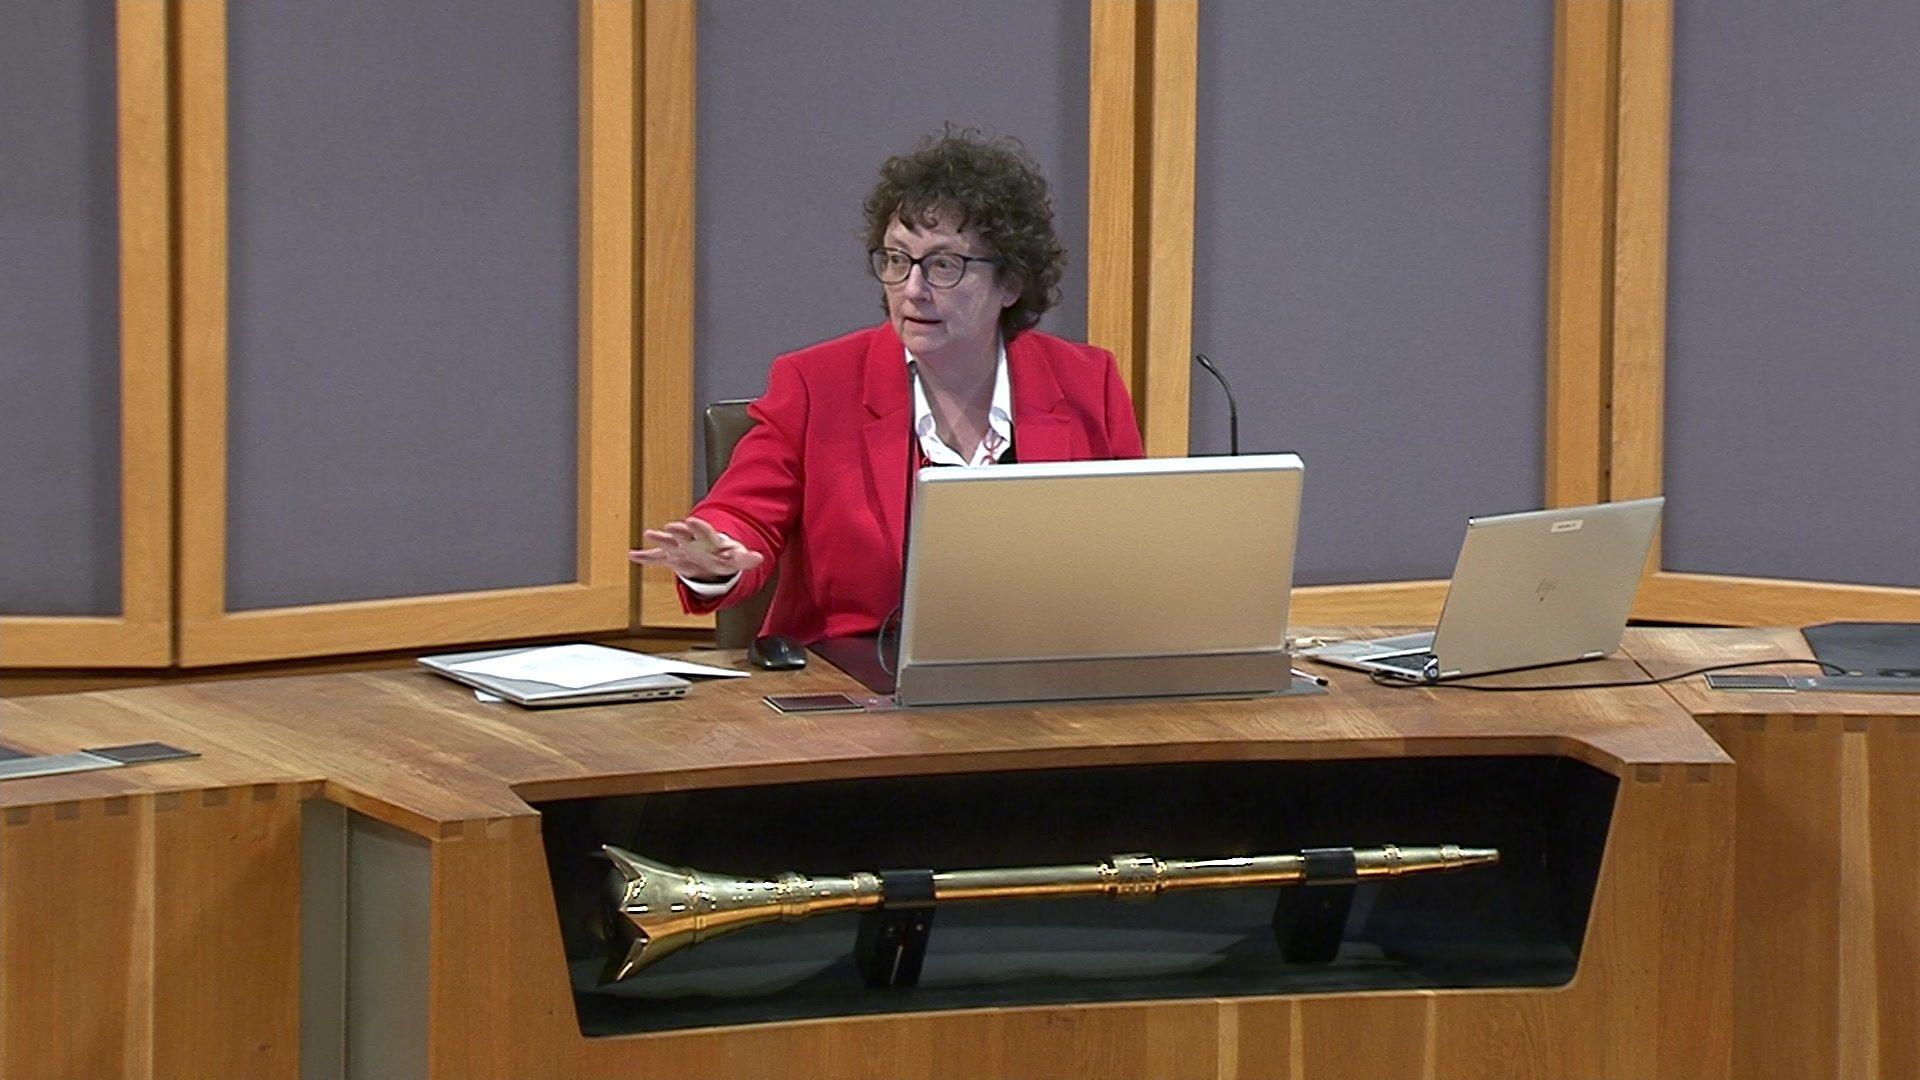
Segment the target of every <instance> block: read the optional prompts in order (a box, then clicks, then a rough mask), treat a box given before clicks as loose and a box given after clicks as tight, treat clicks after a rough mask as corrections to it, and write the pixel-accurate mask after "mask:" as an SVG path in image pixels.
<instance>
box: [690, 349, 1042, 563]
mask: <svg viewBox="0 0 1920 1080" xmlns="http://www.w3.org/2000/svg"><path fill="white" fill-rule="evenodd" d="M997 348H998V351H999V354H1000V355H999V357H998V359H997V360H996V361H995V365H994V371H993V404H992V405H989V406H988V407H987V433H986V435H985V436H983V437H982V438H981V439H980V445H979V446H977V447H975V448H974V451H973V458H972V459H971V460H969V459H966V458H963V457H961V456H960V451H958V450H955V449H954V448H953V447H951V446H948V445H947V444H946V442H945V441H943V440H942V439H941V438H940V431H939V426H938V425H937V424H935V423H934V420H933V408H932V406H930V405H928V404H927V392H926V390H925V389H924V388H922V387H921V385H920V380H919V379H915V378H910V381H911V382H912V383H913V432H914V434H915V435H916V436H917V437H918V438H919V440H920V453H922V454H923V455H925V456H926V459H927V460H928V461H930V462H932V463H934V464H935V465H958V466H962V467H965V468H977V467H979V466H982V465H992V464H993V463H994V462H997V461H999V460H1000V458H1001V456H1002V455H1004V454H1005V453H1006V452H1007V448H1008V447H1010V446H1012V445H1013V384H1012V382H1011V381H1010V380H1009V379H1008V378H1007V343H1006V341H1005V340H1004V339H1002V340H1001V341H1000V342H999V343H998V345H997ZM902 351H903V352H905V353H906V362H907V363H908V364H912V363H913V362H914V355H913V353H912V352H910V351H907V350H904V349H903V350H902ZM912 370H913V369H912V368H911V367H909V368H908V371H909V372H911V371H912ZM680 580H681V582H682V583H683V584H685V585H686V587H687V591H688V592H690V593H692V594H694V595H695V596H722V595H724V594H726V593H729V592H732V591H733V587H734V586H735V585H736V584H738V583H739V581H740V575H739V574H735V575H733V576H732V577H730V578H728V579H727V580H725V581H689V580H687V579H686V578H681V579H680Z"/></svg>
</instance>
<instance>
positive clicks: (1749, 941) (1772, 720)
mask: <svg viewBox="0 0 1920 1080" xmlns="http://www.w3.org/2000/svg"><path fill="white" fill-rule="evenodd" d="M1627 651H1628V652H1629V653H1630V654H1631V655H1632V656H1633V657H1634V658H1635V659H1637V660H1639V661H1640V662H1641V664H1642V665H1643V666H1645V667H1646V668H1647V669H1648V670H1649V671H1651V672H1653V673H1655V674H1667V673H1670V672H1674V671H1684V670H1688V669H1691V668H1696V667H1704V666H1706V665H1708V664H1713V663H1721V662H1727V661H1732V660H1739V659H1742V658H1749V657H1750V658H1754V659H1764V658H1769V657H1776V656H1801V657H1806V656H1811V655H1812V653H1811V652H1809V651H1808V649H1807V645H1806V641H1805V639H1803V638H1802V637H1801V636H1800V633H1799V632H1798V631H1796V630H1691V629H1689V630H1642V631H1637V632H1635V633H1634V634H1633V635H1632V637H1631V639H1630V640H1629V642H1628V646H1627ZM1753 670H1765V669H1753ZM1776 670H1779V671H1782V672H1786V673H1788V674H1794V675H1807V674H1812V673H1813V672H1814V671H1815V669H1814V668H1812V667H1811V666H1808V665H1799V666H1794V667H1782V668H1778V669H1776ZM1668 685H1669V686H1670V687H1671V692H1672V694H1673V696H1674V699H1675V700H1676V701H1678V702H1679V703H1680V704H1681V706H1682V707H1684V708H1685V709H1687V711H1689V712H1690V713H1692V714H1693V715H1694V716H1695V717H1696V718H1698V720H1699V722H1700V725H1701V726H1702V727H1703V728H1705V729H1706V731H1707V732H1708V733H1709V734H1711V735H1712V736H1713V737H1714V739H1715V740H1717V741H1718V742H1719V743H1720V745H1721V746H1722V747H1724V748H1725V749H1726V751H1727V753H1729V754H1731V755H1732V756H1733V759H1734V761H1735V762H1737V763H1738V771H1739V775H1740V782H1739V796H1738V798H1739V812H1738V815H1737V820H1738V822H1739V826H1738V829H1737V831H1736V833H1735V839H1734V865H1735V869H1734V894H1735V898H1736V900H1735V918H1734V943H1735V945H1734V955H1735V961H1734V971H1735V978H1734V987H1735V988H1734V1005H1735V1010H1734V1012H1735V1027H1734V1063H1735V1070H1734V1071H1735V1075H1736V1076H1739V1077H1742V1078H1750V1080H1765V1078H1772V1077H1782V1076H1791V1077H1796V1078H1799V1077H1804V1078H1807V1080H1827V1078H1835V1080H1875V1078H1883V1080H1906V1078H1911V1077H1915V1076H1920V781H1917V780H1916V778H1920V696H1915V695H1893V694H1814V693H1794V694H1772V693H1752V692H1738V691H1724V690H1710V689H1708V688H1707V686H1706V683H1705V680H1703V679H1699V678H1693V679H1687V680H1684V681H1680V682H1674V683H1670V684H1668Z"/></svg>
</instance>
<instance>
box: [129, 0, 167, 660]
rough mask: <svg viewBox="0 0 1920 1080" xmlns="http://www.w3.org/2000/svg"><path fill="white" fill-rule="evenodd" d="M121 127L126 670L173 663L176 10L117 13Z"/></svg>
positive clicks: (140, 2) (135, 7) (159, 7)
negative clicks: (172, 97) (172, 21)
mask: <svg viewBox="0 0 1920 1080" xmlns="http://www.w3.org/2000/svg"><path fill="white" fill-rule="evenodd" d="M115 18H116V20H117V38H118V46H117V47H118V60H119V90H118V93H119V127H120V152H119V165H120V523H121V524H120V583H121V584H120V588H121V597H122V599H121V618H122V619H123V620H125V622H126V624H127V630H128V634H127V639H126V640H125V642H124V643H123V645H122V647H121V648H119V649H116V650H114V651H115V652H116V653H117V654H118V655H117V656H116V660H117V662H119V663H123V664H151V665H158V664H164V663H167V662H168V661H170V660H171V659H172V658H173V501H174V499H173V280H172V267H171V261H170V260H171V257H172V256H171V246H172V243H173V228H172V221H173V205H172V190H171V189H172V171H171V167H170V166H171V159H170V145H169V141H168V140H169V138H170V136H171V130H170V129H171V125H170V123H169V116H168V112H169V107H170V104H169V96H168V88H167V5H165V4H163V3H160V2H159V0H120V2H119V4H118V5H117V7H116V10H115Z"/></svg>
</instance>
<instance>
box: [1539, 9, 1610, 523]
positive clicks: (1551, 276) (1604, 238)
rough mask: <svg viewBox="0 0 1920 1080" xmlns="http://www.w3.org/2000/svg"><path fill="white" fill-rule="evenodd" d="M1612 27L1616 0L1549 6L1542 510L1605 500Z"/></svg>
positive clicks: (1608, 332)
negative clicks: (1549, 117) (1550, 88)
mask: <svg viewBox="0 0 1920 1080" xmlns="http://www.w3.org/2000/svg"><path fill="white" fill-rule="evenodd" d="M1618 23H1619V3H1618V2H1617V0H1604V2H1591V0H1558V3H1556V4H1555V7H1554V35H1553V136H1552V144H1551V145H1552V150H1551V154H1552V170H1551V176H1552V179H1551V188H1550V195H1549V209H1548V222H1547V234H1548V241H1547V242H1548V259H1547V402H1546V419H1547V424H1546V427H1547V430H1546V445H1547V460H1546V491H1545V493H1544V494H1545V499H1546V503H1547V505H1549V506H1577V505H1579V504H1582V503H1590V502H1599V501H1600V500H1602V499H1603V498H1605V497H1606V495H1605V492H1606V467H1607V463H1606V444H1607V438H1606V431H1605V424H1606V411H1607V387H1608V379H1607V364H1606V356H1607V346H1608V336H1609V334H1610V332H1611V330H1612V326H1611V325H1610V322H1609V310H1610V307H1611V295H1610V289H1611V288H1612V285H1613V280H1612V276H1611V268H1612V262H1613V250H1612V245H1613V168H1614V162H1613V140H1614V55H1615V42H1616V39H1617V31H1618Z"/></svg>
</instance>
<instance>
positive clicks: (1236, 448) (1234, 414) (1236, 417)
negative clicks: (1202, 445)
mask: <svg viewBox="0 0 1920 1080" xmlns="http://www.w3.org/2000/svg"><path fill="white" fill-rule="evenodd" d="M1193 359H1194V362H1195V363H1197V364H1199V365H1200V366H1201V367H1203V368H1206V369H1207V374H1209V375H1211V376H1213V378H1214V381H1216V382H1218V383H1219V384H1220V389H1221V390H1224V391H1225V392H1226V395H1227V451H1228V453H1230V454H1232V455H1233V456H1234V457H1239V456H1240V406H1239V405H1237V404H1235V403H1234V400H1233V387H1231V386H1228V385H1227V377H1226V376H1225V375H1222V374H1220V369H1219V368H1217V367H1214V366H1213V361H1212V360H1209V359H1207V354H1206V353H1194V354H1193Z"/></svg>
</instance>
